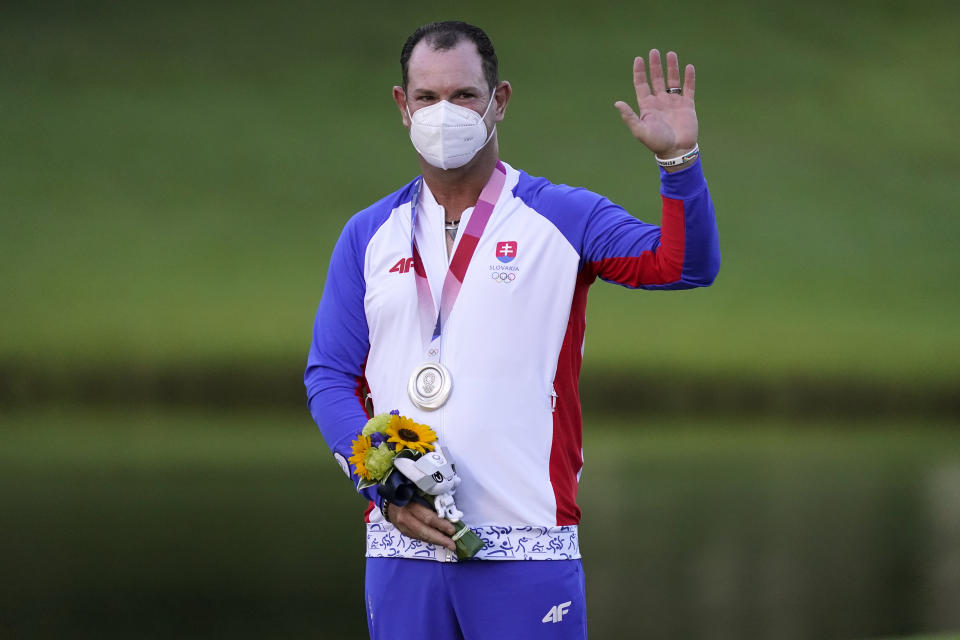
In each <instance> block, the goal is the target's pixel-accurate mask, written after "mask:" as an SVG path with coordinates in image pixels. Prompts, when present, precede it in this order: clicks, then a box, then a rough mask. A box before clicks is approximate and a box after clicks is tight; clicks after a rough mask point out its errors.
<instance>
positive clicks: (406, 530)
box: [394, 504, 456, 550]
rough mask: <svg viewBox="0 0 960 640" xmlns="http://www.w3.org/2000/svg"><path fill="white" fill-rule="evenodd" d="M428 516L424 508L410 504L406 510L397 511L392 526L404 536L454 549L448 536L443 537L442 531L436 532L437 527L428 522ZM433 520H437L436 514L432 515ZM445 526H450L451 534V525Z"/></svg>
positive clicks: (429, 513) (427, 511)
mask: <svg viewBox="0 0 960 640" xmlns="http://www.w3.org/2000/svg"><path fill="white" fill-rule="evenodd" d="M430 515H431V512H430V511H429V510H427V509H426V507H423V506H422V505H416V504H411V505H409V507H408V508H405V509H400V510H398V513H397V515H396V516H395V517H394V520H395V522H394V524H395V525H396V527H397V529H399V530H400V532H401V533H402V534H403V535H405V536H409V537H411V538H416V539H418V540H423V541H424V542H429V543H431V544H437V545H440V546H443V547H447V548H448V549H451V550H453V549H456V544H454V542H453V540H451V539H450V536H449V535H444V533H443V532H442V531H439V530H438V527H435V526H433V524H432V523H431V522H430ZM433 518H434V519H435V520H439V518H437V516H436V514H433ZM445 522H446V521H445ZM447 524H448V525H450V527H449V530H450V533H451V534H452V533H453V525H452V524H450V523H449V522H447Z"/></svg>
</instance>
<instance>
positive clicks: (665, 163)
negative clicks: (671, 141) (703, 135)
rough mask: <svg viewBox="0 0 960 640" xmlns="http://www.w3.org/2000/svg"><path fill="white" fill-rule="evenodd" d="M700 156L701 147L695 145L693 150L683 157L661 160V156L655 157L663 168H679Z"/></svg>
mask: <svg viewBox="0 0 960 640" xmlns="http://www.w3.org/2000/svg"><path fill="white" fill-rule="evenodd" d="M698 155H700V145H699V144H695V145H693V149H691V150H690V151H688V152H686V153H685V154H683V155H682V156H677V157H676V158H661V157H660V156H656V155H655V156H653V157H654V158H655V159H656V161H657V164H658V165H660V166H661V167H677V166H680V165H681V164H685V163H687V162H689V161H690V160H693V159H694V158H696V157H697V156H698Z"/></svg>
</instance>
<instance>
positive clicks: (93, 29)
mask: <svg viewBox="0 0 960 640" xmlns="http://www.w3.org/2000/svg"><path fill="white" fill-rule="evenodd" d="M450 18H456V19H465V20H467V21H470V22H475V23H477V24H479V25H481V26H483V27H484V28H485V29H486V30H487V31H488V33H489V34H490V36H491V38H492V39H493V41H494V44H495V45H496V47H497V51H498V54H499V57H500V60H501V74H502V76H503V78H505V79H508V80H510V81H511V83H512V84H513V87H514V96H513V99H512V101H511V104H510V108H509V111H508V115H507V119H506V121H505V122H504V123H503V124H502V125H501V126H500V128H499V130H500V144H501V151H502V155H503V157H504V159H505V160H506V161H507V162H510V163H511V164H513V165H514V166H516V167H519V168H523V169H525V170H527V171H528V172H530V173H532V174H534V175H544V176H547V177H549V178H550V179H551V180H553V181H554V182H566V183H568V184H575V185H580V186H584V187H587V188H589V189H592V190H594V191H597V192H599V193H603V194H604V195H607V196H608V197H610V198H611V199H613V200H615V201H617V202H619V203H621V204H623V205H624V206H626V207H627V209H628V210H630V211H632V212H633V213H635V215H637V216H638V217H640V218H643V219H645V220H649V221H657V220H658V219H659V198H658V197H657V185H658V178H657V171H656V170H655V167H654V166H653V163H652V161H651V160H650V158H649V154H648V153H647V152H645V151H644V150H643V149H642V148H640V147H639V145H638V144H637V143H636V142H635V141H634V140H633V139H632V138H631V137H630V136H629V134H628V133H627V131H626V129H625V128H624V127H623V125H622V123H621V122H620V119H619V116H618V114H617V112H616V110H615V109H614V107H613V102H614V101H615V100H618V99H630V98H631V96H632V93H633V89H632V86H631V75H630V66H631V61H632V58H633V56H635V55H644V56H646V52H647V51H648V50H649V49H650V48H651V47H659V48H661V49H663V50H665V49H675V50H677V51H678V52H679V54H680V58H681V62H682V63H684V62H693V63H694V64H695V65H696V67H697V106H698V114H699V116H700V124H701V136H700V144H701V147H702V149H703V164H704V168H705V171H706V175H707V179H708V180H709V182H710V187H711V193H712V195H713V198H714V201H715V204H716V208H717V214H718V219H719V228H720V235H721V248H722V251H723V266H722V268H721V273H720V276H719V278H718V280H717V283H716V284H715V286H714V287H712V288H710V289H706V290H699V291H693V292H684V293H671V294H663V293H646V292H635V293H631V292H627V291H624V290H622V289H620V288H618V287H614V286H610V285H605V284H602V283H601V284H598V285H597V286H596V287H594V289H593V291H592V292H591V301H590V305H589V307H588V330H587V339H586V355H585V361H584V374H583V381H582V389H583V395H584V407H585V416H586V417H585V441H586V444H585V449H586V451H585V455H586V468H585V471H584V474H583V481H582V491H581V499H580V502H581V506H582V507H583V510H584V524H583V527H582V539H583V545H584V553H585V557H586V569H587V579H588V595H589V598H588V602H589V605H588V606H589V615H590V625H591V637H594V638H607V637H623V636H624V635H626V636H628V637H634V636H635V637H647V638H679V637H683V638H787V639H791V638H798V639H800V638H868V637H881V636H898V637H900V636H907V635H911V634H920V633H939V632H945V631H950V630H954V631H956V630H960V604H958V603H960V432H958V426H960V425H958V419H960V395H958V391H957V390H958V388H960V331H958V330H957V329H956V327H957V325H958V322H960V296H958V295H957V292H956V284H955V283H956V282H957V280H958V276H960V257H958V252H957V249H956V246H957V237H958V232H960V219H958V216H957V204H956V203H957V201H958V196H960V187H958V182H957V180H956V178H955V174H956V173H957V171H958V169H960V154H958V153H957V151H956V149H955V145H954V141H955V140H956V139H957V138H958V134H960V120H958V119H957V117H956V114H955V103H956V100H957V99H958V98H960V65H958V63H957V62H956V61H957V59H958V58H960V42H958V39H957V38H956V34H955V31H956V25H957V24H960V7H958V6H957V5H956V4H955V3H950V2H945V1H944V2H929V3H924V4H922V5H920V4H917V3H909V4H908V3H903V2H865V1H864V2H857V1H850V2H825V1H813V2H808V3H805V4H803V5H802V6H801V5H798V6H792V7H788V6H781V5H778V4H770V3H764V2H760V1H759V0H755V1H750V0H735V1H734V2H730V3H724V4H717V3H708V2H704V1H702V0H689V1H686V2H683V3H647V4H632V5H624V4H622V3H613V2H592V3H589V4H583V3H576V2H569V1H567V0H562V1H559V2H554V3H550V4H549V5H544V6H537V5H533V4H529V5H525V4H523V3H516V2H510V3H508V2H499V1H493V2H487V3H485V5H484V6H483V7H479V6H477V7H475V8H468V7H465V6H459V7H456V8H451V6H450V5H449V3H440V2H422V3H418V4H416V5H406V4H401V3H388V2H382V1H374V2H367V3H363V4H362V5H352V6H351V5H345V4H336V5H334V4H327V3H319V2H306V1H303V2H295V1H288V0H281V1H279V2H273V3H253V2H229V3H228V2H208V3H188V2H182V1H181V2H177V1H172V2H164V3H160V2H144V1H133V2H88V3H78V2H46V3H27V2H10V3H4V4H3V6H2V7H0V150H2V151H0V304H2V310H3V313H2V319H3V320H2V328H3V330H2V332H0V544H2V548H3V549H4V553H3V560H2V561H0V573H2V575H3V576H4V580H3V581H2V583H0V584H2V586H0V638H5V637H31V638H32V637H170V636H178V637H210V636H220V635H227V634H230V635H234V636H246V637H293V636H298V637H299V636H303V635H307V636H310V637H318V638H362V637H365V622H364V616H363V606H362V597H361V592H362V586H361V578H362V570H363V563H362V557H361V556H362V547H363V541H362V524H361V521H360V517H359V516H360V512H361V511H362V508H363V504H362V501H360V500H359V499H358V498H357V497H355V496H353V495H352V494H351V492H350V487H349V485H348V484H347V483H346V482H345V480H343V479H342V475H341V474H340V471H339V469H338V468H337V467H336V465H335V464H333V463H332V462H331V459H330V457H329V455H328V452H327V449H326V447H325V445H324V443H323V441H322V438H321V437H320V435H319V433H318V432H317V431H316V428H315V427H314V426H313V424H312V421H311V419H310V417H309V415H308V413H307V412H306V410H305V408H304V406H303V402H304V399H303V394H302V383H301V374H302V368H303V365H304V362H305V354H306V349H307V345H308V342H309V339H310V331H311V327H312V321H313V313H314V311H315V309H316V305H317V302H318V301H319V298H320V294H321V292H322V287H323V282H324V275H325V271H326V263H327V260H328V258H329V253H330V250H331V248H332V246H333V243H334V241H335V239H336V236H337V234H338V233H339V231H340V229H341V227H342V226H343V224H344V223H345V221H346V219H347V218H348V217H349V216H350V215H351V214H352V213H353V212H355V211H357V210H359V209H361V208H363V207H365V206H366V205H367V204H369V203H371V202H373V201H374V200H376V199H378V198H380V197H382V196H383V195H385V194H387V193H389V192H391V191H393V190H394V189H396V188H397V187H398V186H399V185H401V184H403V183H405V182H406V181H408V180H409V179H411V178H412V177H413V176H414V175H415V174H416V172H417V165H416V162H415V157H414V155H413V153H412V150H411V148H410V145H409V141H408V139H407V138H406V136H405V134H404V131H403V129H402V128H401V126H400V118H399V115H398V114H397V112H396V111H395V107H394V105H393V104H392V102H391V100H390V88H391V86H392V85H393V84H395V83H396V82H398V81H399V64H398V57H399V51H400V47H401V46H402V44H403V41H404V40H405V39H406V37H407V35H409V33H410V32H412V31H413V30H414V29H415V28H416V27H417V26H418V25H420V24H423V23H425V22H429V21H431V20H435V19H450ZM331 550H333V551H332V552H331Z"/></svg>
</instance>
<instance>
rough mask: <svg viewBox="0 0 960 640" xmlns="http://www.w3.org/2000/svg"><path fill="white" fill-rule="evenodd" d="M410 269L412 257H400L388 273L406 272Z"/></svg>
mask: <svg viewBox="0 0 960 640" xmlns="http://www.w3.org/2000/svg"><path fill="white" fill-rule="evenodd" d="M410 269H413V258H400V259H399V260H397V264H395V265H393V266H392V267H390V271H389V272H388V273H406V272H407V271H410Z"/></svg>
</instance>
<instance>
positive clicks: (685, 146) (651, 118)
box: [614, 49, 698, 158]
mask: <svg viewBox="0 0 960 640" xmlns="http://www.w3.org/2000/svg"><path fill="white" fill-rule="evenodd" d="M683 75H684V77H683V91H682V93H667V87H671V88H680V65H679V62H678V60H677V54H676V53H674V52H673V51H670V52H668V53H667V78H666V81H665V80H664V77H663V67H662V66H661V61H660V52H659V51H658V50H656V49H651V50H650V82H649V84H648V82H647V74H646V71H645V68H644V63H643V58H640V57H637V58H636V59H634V61H633V86H634V88H635V89H636V90H637V106H638V107H639V111H640V114H639V115H637V113H636V112H634V110H633V109H631V108H630V105H628V104H627V103H626V102H623V101H618V102H616V103H615V104H614V106H615V107H616V108H617V110H619V111H620V117H621V118H623V121H624V123H626V125H627V127H628V128H629V129H630V132H631V133H632V134H633V136H634V137H635V138H636V139H637V140H639V141H640V142H642V143H643V144H644V145H646V147H647V148H648V149H650V150H651V151H653V152H654V153H655V154H656V155H658V156H660V157H662V158H673V157H676V156H680V155H682V154H684V153H686V152H688V151H690V150H691V149H693V147H694V146H695V145H696V144H697V130H698V129H697V111H696V109H695V108H694V105H693V94H694V90H695V84H696V82H695V80H696V78H695V72H694V68H693V65H692V64H688V65H687V66H686V68H685V69H684V74H683Z"/></svg>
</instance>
